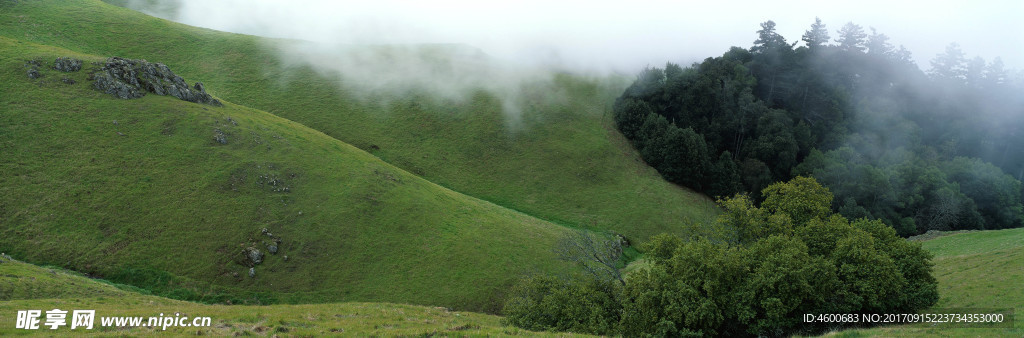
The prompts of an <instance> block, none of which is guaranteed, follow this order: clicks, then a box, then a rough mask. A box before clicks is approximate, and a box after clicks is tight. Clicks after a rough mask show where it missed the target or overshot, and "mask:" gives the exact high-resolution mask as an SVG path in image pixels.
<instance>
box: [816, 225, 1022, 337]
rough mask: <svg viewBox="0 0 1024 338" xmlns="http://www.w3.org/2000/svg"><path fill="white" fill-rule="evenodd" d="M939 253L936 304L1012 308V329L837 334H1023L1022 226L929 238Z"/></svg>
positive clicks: (891, 329)
mask: <svg viewBox="0 0 1024 338" xmlns="http://www.w3.org/2000/svg"><path fill="white" fill-rule="evenodd" d="M922 246H923V247H924V248H925V249H927V250H928V251H930V252H932V253H933V254H935V259H934V263H935V272H934V274H935V278H936V279H937V280H938V281H939V297H940V298H939V302H938V304H935V308H941V309H949V308H976V309H978V308H982V309H983V308H990V309H992V308H1003V309H1006V308H1012V309H1013V311H1014V314H1015V316H1016V318H1015V323H1014V327H1013V328H1003V329H977V328H973V329H948V328H930V327H928V328H921V327H908V326H890V327H882V328H875V329H870V330H847V331H840V332H836V333H832V334H829V336H838V337H907V336H952V337H968V336H970V337H975V336H985V337H996V336H998V337H1020V336H1022V335H1024V322H1022V316H1021V314H1022V313H1024V263H1022V262H1024V229H1008V230H992V231H977V232H969V233H962V234H956V235H950V236H943V237H939V238H936V239H932V240H928V241H925V242H924V243H923V245H922Z"/></svg>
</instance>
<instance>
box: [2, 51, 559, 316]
mask: <svg viewBox="0 0 1024 338" xmlns="http://www.w3.org/2000/svg"><path fill="white" fill-rule="evenodd" d="M0 50H2V51H3V53H2V54H0V76H2V77H3V78H4V79H6V80H5V81H3V83H0V101H3V102H2V103H0V104H2V105H3V107H4V108H3V114H0V147H2V148H3V154H4V160H3V161H2V162H0V173H2V174H0V219H2V220H3V226H2V227H0V251H4V252H7V253H10V254H14V255H15V256H17V257H21V258H22V259H25V260H27V261H32V262H35V263H40V264H50V265H56V266H62V267H68V268H71V269H73V270H77V271H83V272H88V273H90V274H97V275H101V276H104V277H106V278H109V279H112V280H116V281H119V282H126V283H131V284H133V285H138V286H140V287H144V288H149V289H154V290H155V291H160V293H161V294H164V295H168V296H172V297H174V298H179V299H197V300H204V301H214V302H216V301H225V300H228V299H233V300H235V301H236V302H238V301H254V302H261V303H266V302H271V303H273V302H293V303H294V302H325V301H340V300H362V301H400V302H407V303H415V304H430V305H440V306H447V307H452V308H457V309H474V310H486V311H495V310H497V308H498V306H499V305H500V303H501V301H502V297H503V293H502V290H505V289H507V288H508V286H509V285H511V284H512V283H513V282H514V281H515V280H516V279H517V278H519V277H520V276H522V275H525V274H530V273H541V272H553V271H562V270H564V266H563V265H562V263H561V262H559V261H557V260H556V259H554V255H553V254H552V252H551V247H552V246H553V244H554V241H555V240H556V239H557V238H558V237H559V236H560V235H559V234H560V233H562V232H563V231H565V229H564V228H563V227H561V226H558V225H555V224H552V223H549V222H545V221H542V220H539V219H536V218H533V217H530V216H528V215H525V214H522V213H519V212H515V211H512V210H509V209H506V208H502V207H500V206H497V205H494V204H492V203H488V202H485V201H482V200H479V199H476V198H472V197H469V196H466V195H463V194H460V193H457V192H454V191H451V190H449V189H445V188H443V187H440V186H438V185H436V184H433V183H431V182H428V181H426V180H424V179H422V178H419V177H417V176H415V175H411V174H409V173H407V172H405V171H403V170H401V169H399V168H395V167H393V166H391V165H389V164H388V163H385V162H383V161H381V160H380V159H378V158H376V157H374V156H372V155H370V154H368V153H366V152H364V151H362V150H359V149H357V148H355V147H352V146H350V145H348V144H345V143H343V142H340V141H338V140H335V139H333V138H330V137H328V136H326V135H324V134H322V133H320V132H318V131H315V130H312V129H309V128H306V127H304V126H302V125H300V124H297V123H294V122H291V121H288V120H285V119H282V118H280V117H277V116H274V115H271V114H268V113H266V112H262V111H258V110H253V109H249V108H246V107H242V106H237V105H234V104H232V103H230V102H226V105H225V106H224V107H212V106H207V105H201V104H193V103H188V102H185V101H180V100H177V99H175V98H172V97H163V96H156V95H149V96H146V97H144V98H142V99H137V100H128V101H125V100H119V99H115V98H113V97H111V96H109V95H106V94H103V93H100V92H98V91H95V90H93V89H92V88H91V87H90V86H91V83H90V82H89V81H88V80H87V79H86V74H85V73H86V72H85V71H81V72H76V73H68V74H67V75H66V76H69V77H71V78H73V79H75V80H77V81H78V83H77V84H74V85H67V84H64V83H63V82H62V81H61V80H60V79H61V78H62V77H63V76H65V74H63V73H60V72H58V71H56V70H52V69H48V68H47V67H45V66H44V67H43V68H44V69H42V70H41V71H42V73H43V74H44V77H43V78H42V79H40V80H31V79H29V78H28V77H27V76H26V75H25V72H26V68H25V67H24V64H25V60H27V59H33V58H38V59H40V60H42V61H43V62H44V63H46V64H49V65H52V62H53V59H54V58H56V56H76V57H81V58H84V59H86V61H95V60H100V59H102V58H100V57H97V56H90V55H84V54H78V53H75V52H72V51H67V50H61V49H58V48H53V47H46V46H40V45H35V44H32V43H26V42H23V41H18V40H13V39H9V38H4V37H0ZM86 67H92V66H91V65H88V64H87V66H86ZM187 79H188V80H190V81H196V80H201V79H196V78H187ZM216 129H219V130H221V131H223V132H224V133H226V135H227V139H228V143H227V144H220V143H217V142H215V141H214V133H215V130H216ZM285 187H286V188H288V190H287V191H283V188H285ZM263 228H266V229H268V230H269V231H270V232H271V233H272V234H274V235H275V236H278V237H280V238H281V239H282V242H281V245H280V248H281V252H279V253H278V254H277V255H270V254H267V255H266V259H265V261H264V262H263V263H262V264H261V265H259V266H257V267H256V273H257V275H256V277H255V278H249V277H248V276H246V275H247V272H248V267H247V266H246V265H245V264H244V262H245V258H244V255H242V253H241V250H243V249H244V248H245V247H248V246H254V247H256V248H258V249H261V250H263V251H264V252H266V251H267V250H266V247H265V246H266V244H268V243H269V241H271V240H272V239H271V238H270V237H269V236H266V235H263V234H262V233H261V230H262V229H263ZM285 256H287V257H288V258H287V259H285ZM240 261H241V262H242V263H240Z"/></svg>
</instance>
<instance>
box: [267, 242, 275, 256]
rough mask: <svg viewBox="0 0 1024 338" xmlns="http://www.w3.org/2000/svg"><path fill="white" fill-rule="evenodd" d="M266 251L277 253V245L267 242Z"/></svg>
mask: <svg viewBox="0 0 1024 338" xmlns="http://www.w3.org/2000/svg"><path fill="white" fill-rule="evenodd" d="M267 251H269V252H270V253H271V254H273V255H276V254H277V245H276V244H267Z"/></svg>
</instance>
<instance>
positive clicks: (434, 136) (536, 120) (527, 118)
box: [0, 0, 716, 242]
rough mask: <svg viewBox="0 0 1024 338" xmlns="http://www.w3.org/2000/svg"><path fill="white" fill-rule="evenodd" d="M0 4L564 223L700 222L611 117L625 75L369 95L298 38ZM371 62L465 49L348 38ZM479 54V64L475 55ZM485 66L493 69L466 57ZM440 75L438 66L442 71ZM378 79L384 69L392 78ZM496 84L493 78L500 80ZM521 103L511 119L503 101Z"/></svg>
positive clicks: (35, 33) (88, 6)
mask: <svg viewBox="0 0 1024 338" xmlns="http://www.w3.org/2000/svg"><path fill="white" fill-rule="evenodd" d="M6 6H7V8H5V10H4V11H3V13H0V35H4V36H8V37H12V38H15V39H18V40H22V41H27V42H35V43H40V44H45V45H51V46H56V47H62V48H66V49H69V50H74V51H78V52H82V53H89V54H93V55H118V56H122V57H129V58H141V59H148V60H153V61H158V62H162V63H165V64H167V65H168V66H170V67H171V68H172V69H174V70H175V71H176V72H177V73H179V74H181V75H182V76H184V77H185V78H188V79H200V80H201V81H203V83H205V84H206V85H207V87H208V88H209V90H210V92H211V93H213V94H215V95H217V96H218V97H220V98H223V99H225V100H228V101H231V102H234V103H236V104H239V105H244V106H247V107H251V108H255V109H260V110H264V111H267V112H269V113H272V114H274V115H277V116H280V117H283V118H286V119H289V120H292V121H295V122H298V123H301V124H303V125H305V126H308V127H310V128H313V129H315V130H318V131H320V132H323V133H324V134H326V135H328V136H330V137H333V138H335V139H338V140H341V141H343V142H346V143H349V144H352V145H354V146H356V147H359V148H360V149H363V150H366V151H368V152H371V153H372V154H374V155H375V156H377V157H379V158H381V159H383V160H384V161H386V162H388V163H391V164H393V165H395V166H397V167H399V168H402V169H405V170H406V171H408V172H410V173H413V174H416V175H418V176H420V177H423V178H426V179H428V180H430V181H432V182H434V183H437V184H439V185H441V186H444V187H448V188H450V189H452V190H455V191H458V192H461V193H464V194H467V195H470V196H474V197H477V198H480V199H483V200H487V201H490V202H493V203H495V204H498V205H501V206H504V207H507V208H511V209H514V210H519V211H522V212H524V213H527V214H530V215H531V216H534V217H538V218H541V219H545V220H549V221H553V222H556V223H560V224H563V225H567V226H570V227H585V228H595V229H603V230H611V231H615V232H618V233H621V234H623V235H626V236H627V237H628V238H630V239H631V240H634V241H641V242H642V241H644V240H646V239H647V237H649V236H651V235H654V234H658V233H661V232H676V233H678V232H681V231H684V230H683V229H682V227H681V226H680V224H681V223H686V222H698V223H699V222H702V221H705V220H708V219H709V218H710V217H713V216H711V215H713V214H714V213H715V212H716V211H715V208H714V206H713V203H712V201H711V200H710V199H707V198H705V197H703V196H701V195H699V194H696V193H693V192H692V191H690V190H687V189H684V188H680V187H677V186H675V185H672V184H669V183H666V182H665V181H664V180H663V179H662V178H661V177H660V176H659V175H658V174H657V172H655V171H654V170H652V169H650V168H649V167H648V166H646V165H645V164H644V163H643V162H642V161H641V160H640V159H639V156H638V154H637V153H636V151H635V150H633V149H632V147H631V146H630V145H629V144H628V142H627V141H626V140H625V139H623V138H622V136H621V135H620V134H619V133H618V131H616V130H615V128H614V126H613V125H612V121H611V116H610V113H608V112H609V111H610V103H611V101H612V100H614V98H615V97H616V96H618V95H619V94H620V93H621V91H622V89H623V88H625V86H626V85H628V82H629V81H628V79H627V78H624V77H613V78H591V77H585V76H577V75H569V74H561V73H545V74H542V75H541V76H540V79H541V80H537V81H528V82H524V83H521V84H506V85H504V86H503V87H502V88H511V89H512V90H514V91H518V92H520V95H517V96H515V97H514V98H512V99H507V98H504V97H503V94H502V93H494V92H493V91H487V90H486V88H487V85H486V84H484V85H483V86H482V87H481V89H480V90H473V89H472V88H470V90H469V92H467V93H463V95H461V96H464V97H463V98H462V99H455V100H453V99H450V98H446V97H438V96H436V95H432V94H431V92H415V91H414V92H411V93H409V92H393V91H384V92H381V93H376V92H375V93H370V94H366V93H364V92H362V91H360V90H358V89H352V88H358V87H359V86H360V85H362V84H361V83H342V82H343V81H342V80H341V79H339V77H338V76H336V74H332V73H331V72H325V71H322V70H321V68H327V69H331V66H332V65H331V64H330V59H329V58H328V59H327V60H326V61H324V63H323V64H315V63H307V62H302V61H301V60H299V61H297V60H296V59H295V57H293V56H292V54H288V53H282V52H281V51H280V49H281V48H283V46H284V47H288V46H294V45H295V44H299V45H300V46H301V42H296V41H284V40H276V39H267V38H260V37H255V36H247V35H239V34H229V33H223V32H217V31H213V30H209V29H201V28H195V27H190V26H186V25H182V24H178V23H174V22H170V21H167V20H162V19H158V18H154V17H150V16H148V15H144V14H141V13H138V12H135V11H132V10H128V9H125V8H120V7H115V6H113V5H109V4H106V3H103V2H100V1H98V0H75V1H60V2H43V1H38V2H36V1H33V2H18V3H16V4H14V5H11V4H8V5H6ZM355 48H365V49H367V50H369V52H367V53H370V56H371V57H376V56H382V57H387V56H390V55H391V54H394V53H400V54H403V55H406V57H409V56H408V54H412V57H415V58H417V60H418V63H415V64H426V65H436V64H440V65H441V66H445V65H448V64H449V63H450V62H452V61H450V60H448V59H447V58H449V57H452V58H454V57H460V55H461V54H459V53H457V52H458V51H461V50H463V49H465V47H459V46H356V47H355ZM479 58H483V60H482V61H481V60H479ZM473 60H474V62H481V63H482V64H483V65H481V66H480V68H481V69H483V70H488V71H494V68H495V67H498V68H500V67H502V65H500V64H496V63H491V62H490V61H489V59H487V58H486V56H479V55H476V54H474V59H473ZM441 73H443V72H441ZM386 75H387V74H383V75H382V76H386ZM495 81H499V79H496V80H495ZM508 100H512V101H514V102H511V103H512V104H514V105H515V106H517V107H519V110H520V112H519V113H518V114H517V117H516V118H515V123H512V124H510V123H509V121H508V117H507V114H509V112H507V111H505V110H506V109H505V108H504V107H503V104H508V103H509V102H508Z"/></svg>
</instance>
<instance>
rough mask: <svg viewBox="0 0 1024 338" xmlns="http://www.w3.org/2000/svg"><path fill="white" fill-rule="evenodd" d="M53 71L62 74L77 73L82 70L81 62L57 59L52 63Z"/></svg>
mask: <svg viewBox="0 0 1024 338" xmlns="http://www.w3.org/2000/svg"><path fill="white" fill-rule="evenodd" d="M53 69H56V70H59V71H62V72H77V71H79V70H82V60H79V59H73V58H66V57H58V58H57V60H56V61H53Z"/></svg>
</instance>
